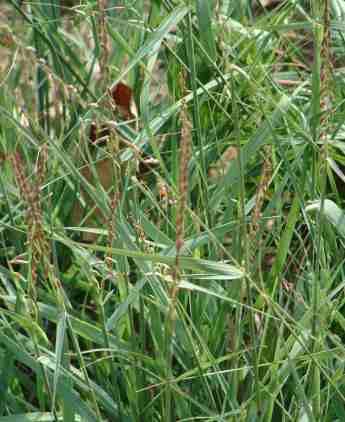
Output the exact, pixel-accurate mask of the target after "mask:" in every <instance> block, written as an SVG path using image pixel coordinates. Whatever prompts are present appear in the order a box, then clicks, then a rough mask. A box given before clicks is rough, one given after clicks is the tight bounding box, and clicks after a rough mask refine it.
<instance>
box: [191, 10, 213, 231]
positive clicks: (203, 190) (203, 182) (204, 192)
mask: <svg viewBox="0 0 345 422" xmlns="http://www.w3.org/2000/svg"><path fill="white" fill-rule="evenodd" d="M186 31H187V34H188V37H187V43H186V44H187V57H188V58H189V62H190V63H189V67H190V82H191V87H192V91H193V126H194V127H195V132H196V139H197V143H198V147H199V152H200V158H201V160H200V162H201V166H200V167H201V168H200V170H199V174H200V176H201V177H200V191H199V192H200V196H201V201H202V202H203V203H204V205H205V213H206V225H209V224H210V212H209V207H208V206H207V205H208V187H207V169H206V158H205V151H204V150H205V145H204V136H203V134H202V130H201V120H200V112H199V110H200V104H199V96H198V95H197V89H198V86H197V85H198V84H197V80H198V78H197V72H196V63H195V48H194V37H193V25H192V17H191V14H190V13H189V14H188V28H187V29H186Z"/></svg>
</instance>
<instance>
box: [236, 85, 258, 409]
mask: <svg viewBox="0 0 345 422" xmlns="http://www.w3.org/2000/svg"><path fill="white" fill-rule="evenodd" d="M231 93H232V108H233V122H234V134H235V137H236V141H237V149H238V155H237V165H238V170H239V178H240V189H239V221H240V227H241V228H242V231H241V238H242V245H243V247H242V255H243V259H242V263H241V264H242V266H243V267H244V272H245V274H246V276H245V283H246V284H245V290H246V295H247V302H248V307H249V309H250V310H249V311H248V312H249V315H248V318H249V330H250V336H251V340H252V344H253V351H252V360H253V368H254V380H255V395H256V404H257V407H256V409H257V410H258V409H260V408H261V394H260V383H259V367H258V353H257V350H256V349H257V348H256V342H257V340H256V333H255V314H254V311H253V298H252V290H251V279H250V250H249V248H250V244H249V241H250V239H249V236H248V232H247V226H246V212H245V198H246V186H245V176H244V168H243V164H242V148H241V130H240V126H239V121H240V118H239V110H238V105H237V102H236V101H237V96H236V89H235V81H234V78H232V79H231ZM241 296H242V298H241V302H242V300H243V299H244V291H243V290H242V292H241ZM236 314H237V315H236V328H237V329H238V332H237V333H240V336H239V340H238V341H237V346H239V345H240V343H241V342H242V341H241V342H240V339H241V340H243V330H242V328H241V324H242V323H243V320H242V318H243V309H242V308H238V309H237V312H236ZM236 351H237V350H235V353H236ZM236 383H237V384H236V385H237V386H238V385H239V384H238V380H237V381H236Z"/></svg>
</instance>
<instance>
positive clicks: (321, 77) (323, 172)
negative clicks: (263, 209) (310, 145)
mask: <svg viewBox="0 0 345 422" xmlns="http://www.w3.org/2000/svg"><path fill="white" fill-rule="evenodd" d="M318 6H319V7H318V10H316V11H315V12H316V14H315V16H314V18H315V19H320V18H321V19H320V20H322V24H315V28H314V51H315V61H314V72H315V79H316V78H318V80H317V81H315V85H316V84H318V87H319V89H318V90H317V94H318V98H315V99H314V101H315V103H316V102H318V108H317V109H318V111H319V113H320V117H319V118H317V123H318V128H316V127H315V129H314V136H315V138H314V142H317V144H319V143H321V145H320V146H319V157H318V161H317V162H318V163H319V165H318V172H319V180H320V200H321V205H320V212H319V213H318V224H317V226H318V231H317V238H316V251H315V263H314V268H315V282H314V283H313V322H312V334H313V337H314V339H315V340H314V342H313V353H318V352H319V351H320V350H321V348H322V344H321V343H322V333H321V331H320V330H319V327H320V324H321V321H320V294H321V290H322V285H323V268H324V267H325V266H326V263H325V262H324V259H323V253H322V249H323V238H322V235H323V231H324V229H323V228H324V225H325V216H324V204H325V196H326V185H327V175H328V169H327V160H328V133H329V118H330V107H331V95H330V92H331V89H332V87H331V84H330V79H331V74H332V65H331V63H332V57H331V32H330V4H329V0H324V2H323V4H321V3H319V4H318ZM313 76H314V74H313ZM321 115H322V116H321ZM313 117H314V118H316V116H313ZM312 386H313V388H312V392H313V414H314V417H315V420H319V419H320V417H321V379H320V369H319V367H318V366H316V365H314V368H313V378H312Z"/></svg>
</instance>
